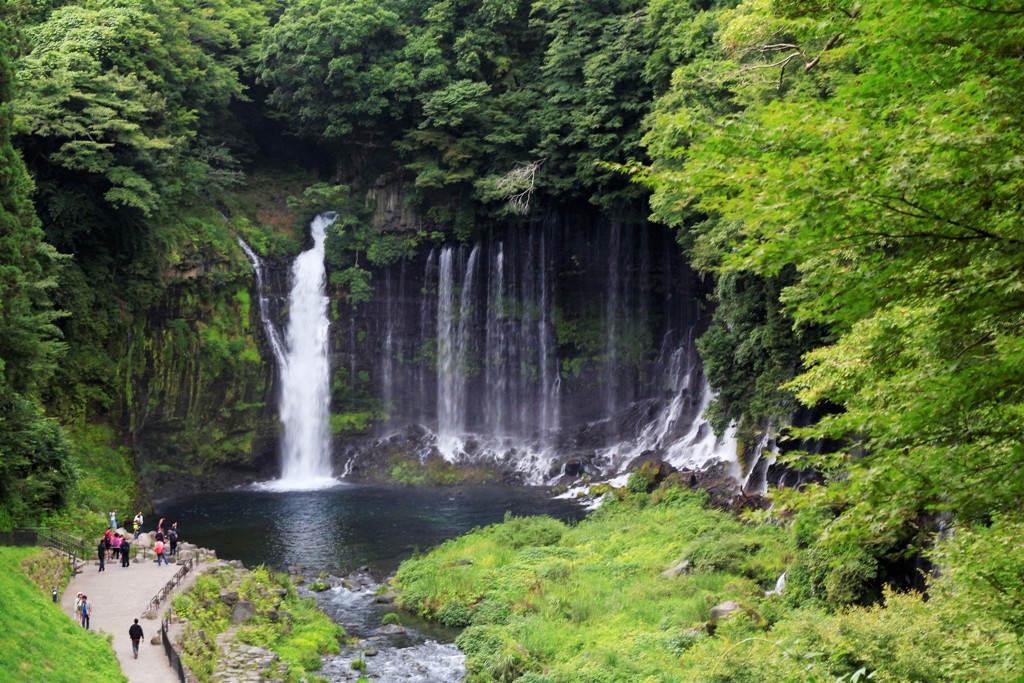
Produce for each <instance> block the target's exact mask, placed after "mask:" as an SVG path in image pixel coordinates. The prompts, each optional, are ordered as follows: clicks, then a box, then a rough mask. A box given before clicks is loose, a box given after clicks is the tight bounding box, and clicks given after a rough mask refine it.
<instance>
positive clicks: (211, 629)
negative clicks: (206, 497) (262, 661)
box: [174, 566, 345, 683]
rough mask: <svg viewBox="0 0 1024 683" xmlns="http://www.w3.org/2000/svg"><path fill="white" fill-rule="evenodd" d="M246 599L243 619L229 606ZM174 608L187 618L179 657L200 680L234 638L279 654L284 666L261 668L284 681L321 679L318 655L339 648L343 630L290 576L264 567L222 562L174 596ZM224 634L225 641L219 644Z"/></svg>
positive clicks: (205, 678)
mask: <svg viewBox="0 0 1024 683" xmlns="http://www.w3.org/2000/svg"><path fill="white" fill-rule="evenodd" d="M243 604H247V605H248V607H249V609H250V610H251V613H247V615H246V617H245V619H244V621H243V622H242V623H237V622H233V619H232V614H233V609H236V608H237V607H241V606H242V605H243ZM174 611H175V612H176V614H177V615H178V616H179V617H180V618H182V619H184V620H187V624H186V625H185V627H184V632H183V636H182V648H183V654H182V661H183V662H184V663H185V665H186V666H187V667H188V668H189V670H190V671H192V673H193V674H195V676H196V677H197V678H198V679H199V680H200V681H208V680H210V679H211V676H212V675H213V674H214V672H215V671H217V661H218V658H219V657H220V656H221V654H222V653H223V651H224V650H223V649H222V647H230V645H228V643H231V642H238V643H245V644H247V645H252V646H256V647H260V648H264V649H266V650H269V651H272V652H275V653H277V654H278V655H279V656H280V661H281V662H283V663H284V664H285V665H286V666H283V667H281V666H279V665H278V666H276V667H275V668H274V670H273V671H266V672H261V673H262V674H263V675H264V676H265V677H266V678H274V679H280V680H284V681H296V683H298V682H301V681H315V680H323V679H322V678H321V677H319V676H316V675H315V674H314V673H313V672H315V671H318V670H319V669H320V665H321V663H320V657H321V656H322V655H325V654H331V653H333V654H337V653H338V641H339V639H341V638H343V637H344V636H345V631H344V629H342V628H341V627H340V626H338V625H337V624H335V623H334V622H332V621H331V620H330V619H329V618H328V617H327V615H325V614H324V613H323V612H321V611H319V609H317V606H316V601H315V600H314V599H313V598H309V597H305V598H304V597H301V596H299V594H298V592H297V591H296V589H295V586H294V585H292V583H291V582H290V581H289V580H288V577H286V576H284V575H282V574H277V573H275V572H271V571H269V570H267V569H266V568H264V567H259V568H257V569H254V570H251V571H247V570H236V569H232V568H231V567H226V566H225V567H220V568H218V569H215V570H212V571H210V572H207V573H205V574H204V575H202V576H200V577H199V578H198V579H197V580H196V584H195V586H193V587H192V588H191V589H190V590H189V591H188V592H187V593H184V594H181V595H178V596H175V598H174ZM218 638H224V639H226V640H225V644H224V646H221V645H220V644H218V640H217V639H218Z"/></svg>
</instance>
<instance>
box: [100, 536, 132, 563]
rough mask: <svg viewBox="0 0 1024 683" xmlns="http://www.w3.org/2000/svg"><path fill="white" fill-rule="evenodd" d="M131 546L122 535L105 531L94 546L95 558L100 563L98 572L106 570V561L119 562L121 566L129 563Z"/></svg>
mask: <svg viewBox="0 0 1024 683" xmlns="http://www.w3.org/2000/svg"><path fill="white" fill-rule="evenodd" d="M131 552H132V544H131V541H129V540H128V539H127V538H126V537H125V535H124V534H122V533H121V532H115V531H112V530H110V529H107V530H106V531H105V532H103V536H102V537H101V538H100V542H99V543H98V544H97V545H96V557H97V559H99V561H100V571H101V572H102V571H105V570H106V559H107V557H110V559H112V560H121V566H122V567H127V566H128V565H129V564H130V563H131Z"/></svg>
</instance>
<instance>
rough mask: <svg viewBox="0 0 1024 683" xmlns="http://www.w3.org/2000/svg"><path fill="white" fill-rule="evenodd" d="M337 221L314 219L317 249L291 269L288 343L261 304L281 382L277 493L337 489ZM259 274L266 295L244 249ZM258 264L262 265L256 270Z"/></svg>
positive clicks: (274, 485)
mask: <svg viewBox="0 0 1024 683" xmlns="http://www.w3.org/2000/svg"><path fill="white" fill-rule="evenodd" d="M336 219H337V214H335V213H334V212H328V213H323V214H320V215H319V216H317V217H316V218H315V219H313V222H312V223H311V224H310V232H311V236H312V239H313V246H312V247H310V248H309V249H308V250H306V251H304V252H302V253H301V254H299V256H298V257H296V259H295V262H294V263H293V264H292V272H291V292H290V293H289V295H288V325H287V328H286V333H285V338H284V343H281V340H280V337H279V335H278V334H277V330H276V328H275V327H274V325H273V323H272V322H271V321H270V316H269V311H268V310H267V307H266V306H265V305H264V301H263V300H262V295H261V301H260V314H261V315H262V316H263V321H264V326H265V327H266V329H267V336H268V337H270V339H271V346H272V347H273V348H274V355H275V358H276V360H277V362H278V370H279V373H280V378H281V395H280V404H279V410H280V418H281V423H282V425H283V427H284V434H283V438H282V442H281V478H280V479H279V480H277V481H274V482H271V483H270V484H268V485H267V487H268V488H273V489H276V490H306V489H314V488H323V487H325V486H333V485H335V484H337V480H336V479H334V478H333V477H332V476H331V447H330V433H329V428H328V421H329V407H330V367H329V362H328V326H329V321H328V318H327V309H328V300H327V294H326V279H327V278H326V272H325V269H324V239H325V236H326V230H327V227H328V226H329V225H331V224H332V223H333V222H334V221H335V220H336ZM243 249H245V251H246V254H248V255H249V258H250V259H252V260H253V265H254V266H255V267H256V272H257V287H259V289H260V290H261V291H262V272H261V270H262V262H261V261H260V260H259V257H257V256H256V254H255V253H253V252H252V250H251V249H248V247H247V246H246V245H244V244H243ZM257 264H258V265H257Z"/></svg>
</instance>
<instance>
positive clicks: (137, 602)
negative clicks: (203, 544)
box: [61, 536, 204, 683]
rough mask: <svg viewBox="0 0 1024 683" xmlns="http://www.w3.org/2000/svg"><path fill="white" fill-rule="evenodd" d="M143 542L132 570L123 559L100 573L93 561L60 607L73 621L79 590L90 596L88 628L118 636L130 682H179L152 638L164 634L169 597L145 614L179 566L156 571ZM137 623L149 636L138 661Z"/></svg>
mask: <svg viewBox="0 0 1024 683" xmlns="http://www.w3.org/2000/svg"><path fill="white" fill-rule="evenodd" d="M139 540H140V541H143V543H140V544H139V545H138V546H136V547H137V548H138V549H139V551H140V556H139V559H137V560H133V561H132V564H131V566H130V567H127V568H124V567H121V564H120V562H119V561H113V560H111V561H109V562H107V563H106V569H105V571H102V572H101V571H99V563H98V561H97V560H95V559H94V560H91V561H90V562H89V563H87V564H86V565H85V566H84V567H82V569H81V571H80V572H79V573H78V574H76V575H75V576H74V577H72V579H71V581H70V583H68V586H67V588H66V589H65V590H64V595H63V596H62V597H61V607H62V608H63V609H64V611H65V612H66V613H67V614H68V615H69V616H72V617H74V615H73V612H74V608H75V596H76V595H77V594H78V593H80V592H81V593H85V594H86V595H87V596H89V601H90V602H92V603H93V609H92V618H91V620H90V621H91V623H90V628H91V629H92V630H96V631H103V632H106V633H110V634H112V635H113V636H114V642H113V648H114V654H115V655H117V659H118V661H119V662H120V663H121V670H122V671H124V673H125V675H126V676H127V677H128V681H129V682H130V683H179V681H178V675H177V674H176V673H175V672H174V670H173V669H171V665H170V662H169V661H168V660H167V655H166V654H165V653H164V648H163V645H152V644H151V642H152V640H153V636H159V634H160V619H161V618H162V617H163V614H164V611H166V610H167V609H169V608H170V599H167V600H165V601H164V602H163V603H161V605H160V607H159V609H158V610H157V612H156V614H155V616H154V615H150V616H151V618H146V617H145V616H144V614H143V613H144V612H145V611H146V609H147V608H148V606H149V602H150V600H152V599H153V597H154V596H156V594H157V593H159V592H160V590H161V589H162V588H163V587H164V586H165V585H167V582H168V581H170V580H171V578H172V577H173V576H174V574H175V573H176V572H177V571H178V569H179V567H178V566H177V565H175V564H173V562H172V564H171V565H170V566H167V565H164V564H161V566H159V567H158V566H157V565H156V562H155V561H154V560H153V559H152V553H150V554H149V557H148V558H146V559H142V554H141V553H142V552H143V551H145V550H147V548H145V547H143V546H144V545H147V544H146V543H145V542H146V541H148V539H147V538H146V537H145V536H143V537H140V539H139ZM179 547H180V546H179ZM203 569H204V566H203V564H202V563H199V564H197V565H196V567H195V569H194V570H193V571H192V572H190V573H189V574H188V575H187V576H186V577H185V578H184V580H182V582H181V583H180V584H179V585H178V587H177V588H176V589H175V592H176V593H177V592H180V591H183V590H187V589H188V588H189V586H191V585H192V584H193V583H194V582H195V577H196V576H197V575H198V574H199V573H200V572H201V571H203ZM134 619H138V620H139V625H140V626H142V630H143V632H144V633H145V636H146V637H145V638H143V640H142V642H141V643H140V644H139V658H138V659H135V658H134V657H133V656H132V641H131V639H130V638H128V627H129V626H131V625H132V621H133V620H134ZM76 621H77V619H76ZM158 642H159V641H158Z"/></svg>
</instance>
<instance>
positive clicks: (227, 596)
mask: <svg viewBox="0 0 1024 683" xmlns="http://www.w3.org/2000/svg"><path fill="white" fill-rule="evenodd" d="M220 601H221V602H223V603H224V604H225V605H234V604H235V603H236V602H238V591H230V590H228V589H226V588H225V589H224V590H222V591H221V592H220Z"/></svg>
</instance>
